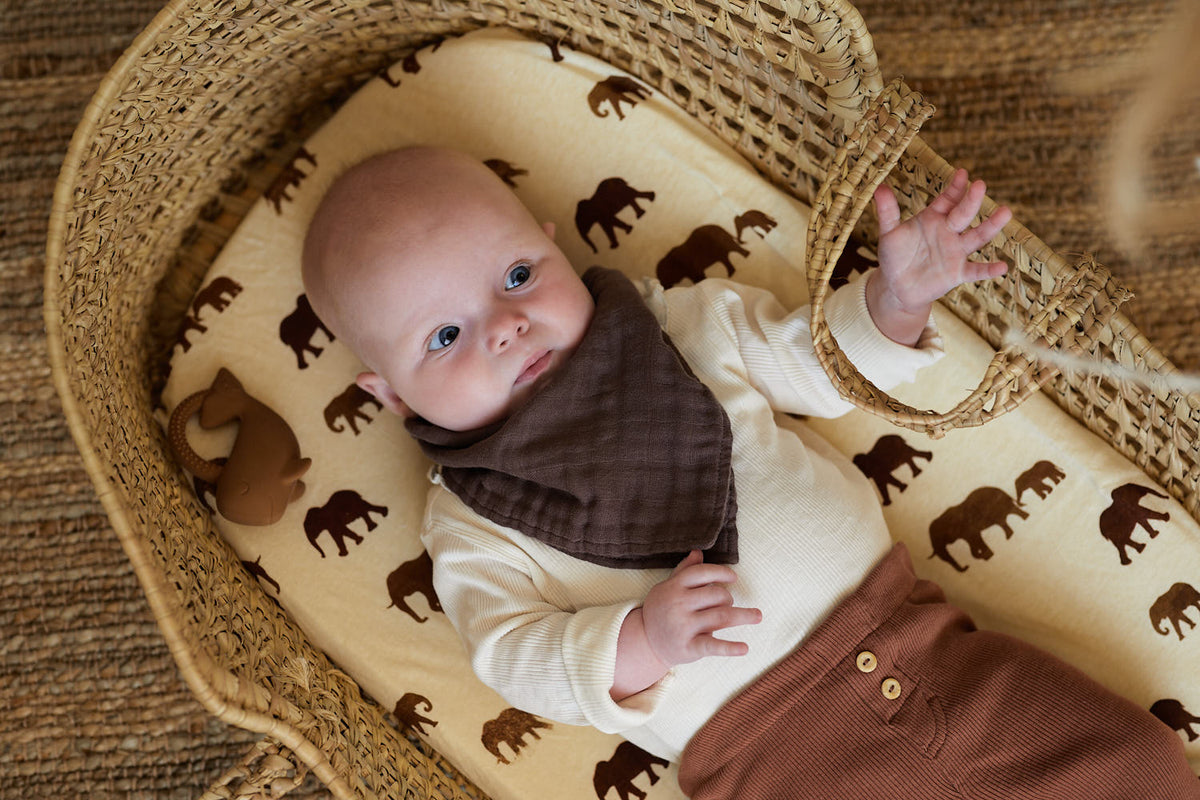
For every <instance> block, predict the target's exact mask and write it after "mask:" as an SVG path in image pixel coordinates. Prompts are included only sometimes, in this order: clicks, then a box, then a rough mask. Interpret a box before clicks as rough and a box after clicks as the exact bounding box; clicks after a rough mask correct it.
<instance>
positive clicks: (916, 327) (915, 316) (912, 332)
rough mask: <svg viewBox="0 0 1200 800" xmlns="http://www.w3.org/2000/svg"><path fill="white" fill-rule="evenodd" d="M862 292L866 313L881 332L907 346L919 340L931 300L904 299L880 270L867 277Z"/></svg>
mask: <svg viewBox="0 0 1200 800" xmlns="http://www.w3.org/2000/svg"><path fill="white" fill-rule="evenodd" d="M865 293H866V301H867V313H868V314H869V315H870V317H871V321H872V322H873V323H874V324H875V327H876V328H877V329H878V330H879V332H880V333H882V334H883V335H884V336H886V337H887V338H889V339H891V340H892V341H894V342H897V343H899V344H902V345H905V346H907V347H912V346H913V345H915V344H916V343H917V342H918V341H919V340H920V338H921V334H922V333H923V332H924V330H925V326H926V324H927V323H928V321H929V315H930V313H931V312H932V311H933V303H928V302H922V303H916V304H912V303H906V302H904V301H903V300H902V299H901V298H900V296H899V295H898V294H897V293H896V291H895V289H894V287H893V286H892V285H891V282H890V281H889V280H888V278H887V276H886V275H885V274H884V273H883V272H882V271H880V270H876V271H875V272H873V273H872V274H871V275H870V276H869V277H868V279H867V285H866V288H865Z"/></svg>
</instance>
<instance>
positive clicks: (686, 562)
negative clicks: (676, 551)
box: [671, 550, 704, 575]
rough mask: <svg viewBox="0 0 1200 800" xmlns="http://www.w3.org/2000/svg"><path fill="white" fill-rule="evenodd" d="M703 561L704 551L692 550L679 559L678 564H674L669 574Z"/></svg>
mask: <svg viewBox="0 0 1200 800" xmlns="http://www.w3.org/2000/svg"><path fill="white" fill-rule="evenodd" d="M703 563H704V553H703V552H702V551H700V550H693V551H692V552H690V553H688V554H687V555H686V556H685V557H684V559H683V561H680V562H679V563H678V564H676V565H675V569H673V570H671V574H672V575H674V574H675V573H677V572H679V571H680V570H683V569H687V568H688V567H692V566H695V565H696V564H703Z"/></svg>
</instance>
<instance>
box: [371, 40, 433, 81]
mask: <svg viewBox="0 0 1200 800" xmlns="http://www.w3.org/2000/svg"><path fill="white" fill-rule="evenodd" d="M440 45H441V42H437V43H435V44H434V46H433V50H437V49H438V47H439V46H440ZM433 50H431V51H430V52H433ZM392 66H394V65H392ZM392 66H389V67H388V68H387V69H385V70H384V71H383V72H381V73H379V77H381V78H383V82H384V83H386V84H387V85H388V86H390V87H392V88H393V89H398V88H400V84H401V83H403V81H401V80H399V79H398V78H393V77H392ZM400 69H402V70H404V71H405V72H407V73H408V74H409V75H416V74H417V73H418V72H420V71H421V62H420V61H418V60H417V54H416V53H415V52H412V53H409V54H408V55H406V56H405V57H404V60H403V61H401V62H400Z"/></svg>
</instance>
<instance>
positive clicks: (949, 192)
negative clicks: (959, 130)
mask: <svg viewBox="0 0 1200 800" xmlns="http://www.w3.org/2000/svg"><path fill="white" fill-rule="evenodd" d="M986 192H987V186H986V185H984V182H983V181H975V182H973V183H971V182H969V180H968V177H967V171H966V170H965V169H960V170H958V171H956V172H955V173H954V177H953V179H952V180H951V181H950V185H949V186H947V187H946V190H945V191H943V192H942V193H941V194H940V195H938V196H937V197H936V198H934V199H933V201H932V202H931V203H930V204H929V205H927V206H926V207H925V208H923V209H922V210H921V211H920V212H919V213H917V214H916V215H914V216H912V217H909V218H908V219H907V220H904V221H903V222H901V221H900V206H899V204H898V203H897V202H896V196H895V194H893V193H892V190H891V189H890V188H889V187H887V186H884V185H881V186H880V187H879V188H878V189H876V190H875V210H876V212H877V213H878V215H879V271H880V277H881V278H882V279H883V281H884V283H885V284H886V291H887V292H888V293H889V294H890V295H892V300H893V301H894V302H896V303H897V304H898V305H899V307H900V309H904V310H913V311H919V310H921V309H922V308H924V307H927V306H928V305H929V304H930V303H932V302H933V301H935V300H937V299H938V298H940V297H941V296H942V295H944V294H946V292H948V291H950V290H951V289H953V288H954V287H955V286H958V285H959V284H961V283H969V282H972V281H979V280H985V279H988V278H997V277H999V276H1001V275H1003V274H1004V273H1005V271H1006V270H1007V265H1006V264H1004V262H1002V261H987V262H980V261H969V260H968V259H967V257H968V256H970V255H971V254H972V253H974V252H975V251H976V250H978V249H979V248H981V247H983V246H984V245H985V244H987V243H988V242H990V241H991V240H992V238H993V237H995V235H996V234H997V233H999V232H1000V229H1001V228H1003V227H1004V226H1005V225H1006V224H1007V223H1008V221H1009V220H1010V219H1012V211H1011V210H1009V209H1008V208H1007V207H1006V206H1000V207H999V208H997V209H996V210H995V211H994V212H993V213H992V215H991V216H990V217H988V218H987V219H985V220H983V222H981V223H980V224H979V225H978V226H977V227H974V228H972V227H970V225H971V221H972V220H973V219H975V215H976V214H978V213H979V209H980V208H981V207H982V205H983V197H984V194H985V193H986ZM881 288H883V287H881Z"/></svg>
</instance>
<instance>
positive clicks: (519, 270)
mask: <svg viewBox="0 0 1200 800" xmlns="http://www.w3.org/2000/svg"><path fill="white" fill-rule="evenodd" d="M532 274H533V273H532V271H531V270H530V269H529V265H528V264H517V265H516V266H515V267H513V268H512V269H510V270H509V271H508V277H507V278H505V280H504V288H505V289H515V288H517V287H518V286H520V285H521V284H523V283H525V282H526V281H528V280H529V277H530V275H532Z"/></svg>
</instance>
